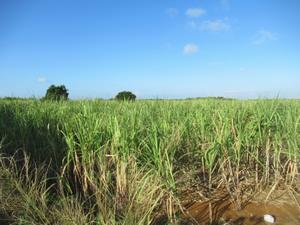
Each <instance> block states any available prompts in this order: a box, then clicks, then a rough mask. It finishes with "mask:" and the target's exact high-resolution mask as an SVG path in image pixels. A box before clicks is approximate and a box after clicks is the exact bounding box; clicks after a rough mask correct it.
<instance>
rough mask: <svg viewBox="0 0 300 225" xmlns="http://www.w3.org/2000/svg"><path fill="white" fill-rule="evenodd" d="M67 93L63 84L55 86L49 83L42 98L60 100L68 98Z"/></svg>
mask: <svg viewBox="0 0 300 225" xmlns="http://www.w3.org/2000/svg"><path fill="white" fill-rule="evenodd" d="M68 97H69V93H68V89H67V88H66V87H65V85H60V86H55V85H51V86H50V87H49V88H48V89H47V92H46V95H45V97H44V98H43V99H44V100H52V101H61V100H68Z"/></svg>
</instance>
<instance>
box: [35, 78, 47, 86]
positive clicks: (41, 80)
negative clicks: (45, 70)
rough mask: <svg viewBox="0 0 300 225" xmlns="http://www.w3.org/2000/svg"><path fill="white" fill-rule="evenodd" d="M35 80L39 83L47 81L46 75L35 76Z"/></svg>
mask: <svg viewBox="0 0 300 225" xmlns="http://www.w3.org/2000/svg"><path fill="white" fill-rule="evenodd" d="M37 82H39V83H40V84H44V83H46V82H47V79H46V77H43V76H39V77H38V78H37Z"/></svg>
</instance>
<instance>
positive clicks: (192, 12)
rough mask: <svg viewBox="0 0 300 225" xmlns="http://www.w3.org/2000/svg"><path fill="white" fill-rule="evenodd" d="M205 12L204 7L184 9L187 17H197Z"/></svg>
mask: <svg viewBox="0 0 300 225" xmlns="http://www.w3.org/2000/svg"><path fill="white" fill-rule="evenodd" d="M205 13H206V11H205V9H202V8H189V9H187V10H186V13H185V14H186V15H187V16H188V17H193V18H197V17H200V16H202V15H204V14H205Z"/></svg>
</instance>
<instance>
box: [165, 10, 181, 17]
mask: <svg viewBox="0 0 300 225" xmlns="http://www.w3.org/2000/svg"><path fill="white" fill-rule="evenodd" d="M166 14H167V15H168V16H169V17H171V18H173V17H176V16H177V15H178V14H179V11H178V9H176V8H168V9H167V10H166Z"/></svg>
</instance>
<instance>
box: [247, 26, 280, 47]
mask: <svg viewBox="0 0 300 225" xmlns="http://www.w3.org/2000/svg"><path fill="white" fill-rule="evenodd" d="M276 40H278V35H277V34H276V33H273V32H271V31H268V30H265V29H261V30H259V31H258V32H257V33H256V35H255V37H254V41H253V44H255V45H260V44H263V43H265V42H267V41H276Z"/></svg>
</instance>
